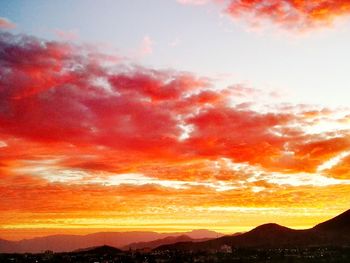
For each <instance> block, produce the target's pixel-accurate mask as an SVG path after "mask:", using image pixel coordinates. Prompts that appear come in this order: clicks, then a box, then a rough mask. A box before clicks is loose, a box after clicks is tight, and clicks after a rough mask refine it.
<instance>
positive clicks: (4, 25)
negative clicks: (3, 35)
mask: <svg viewBox="0 0 350 263" xmlns="http://www.w3.org/2000/svg"><path fill="white" fill-rule="evenodd" d="M15 27H16V24H15V23H13V22H11V21H10V20H8V19H7V18H5V17H0V29H14V28H15Z"/></svg>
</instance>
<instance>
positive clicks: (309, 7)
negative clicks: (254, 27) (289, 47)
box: [226, 0, 350, 29]
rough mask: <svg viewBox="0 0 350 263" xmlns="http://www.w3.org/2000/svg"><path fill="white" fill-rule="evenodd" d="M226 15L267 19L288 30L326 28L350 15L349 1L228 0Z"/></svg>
mask: <svg viewBox="0 0 350 263" xmlns="http://www.w3.org/2000/svg"><path fill="white" fill-rule="evenodd" d="M226 12H227V13H228V14H229V15H231V16H233V17H241V16H248V17H249V19H268V20H270V21H272V22H274V23H277V24H279V25H281V26H282V27H287V28H296V29H307V28H310V27H314V26H318V25H326V24H329V23H330V22H332V21H333V20H334V19H335V18H336V17H339V16H346V15H349V14H350V1H349V0H339V1H334V0H230V1H229V5H228V7H227V9H226Z"/></svg>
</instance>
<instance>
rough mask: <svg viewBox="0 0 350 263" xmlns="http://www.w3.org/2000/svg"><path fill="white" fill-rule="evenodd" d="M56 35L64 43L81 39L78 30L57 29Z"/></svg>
mask: <svg viewBox="0 0 350 263" xmlns="http://www.w3.org/2000/svg"><path fill="white" fill-rule="evenodd" d="M54 33H55V34H56V36H58V37H59V38H60V40H63V41H73V40H77V39H78V38H79V34H78V33H77V31H76V30H61V29H55V30H54Z"/></svg>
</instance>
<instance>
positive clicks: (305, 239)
mask: <svg viewBox="0 0 350 263" xmlns="http://www.w3.org/2000/svg"><path fill="white" fill-rule="evenodd" d="M223 245H228V246H232V247H236V248H240V247H260V248H283V247H311V246H350V210H348V211H346V212H344V213H343V214H341V215H339V216H337V217H335V218H333V219H331V220H328V221H326V222H323V223H321V224H318V225H316V226H315V227H313V228H311V229H306V230H294V229H290V228H287V227H284V226H280V225H278V224H265V225H261V226H258V227H256V228H254V229H253V230H251V231H249V232H247V233H244V234H241V235H236V236H223V237H220V238H217V239H212V240H209V241H204V242H197V243H195V242H179V243H176V244H170V245H163V246H160V247H158V248H156V250H219V249H220V248H221V247H222V246H223Z"/></svg>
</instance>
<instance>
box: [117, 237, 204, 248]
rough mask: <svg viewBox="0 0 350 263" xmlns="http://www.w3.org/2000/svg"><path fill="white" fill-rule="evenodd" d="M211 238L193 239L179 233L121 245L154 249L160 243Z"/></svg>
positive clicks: (166, 243) (197, 240)
mask: <svg viewBox="0 0 350 263" xmlns="http://www.w3.org/2000/svg"><path fill="white" fill-rule="evenodd" d="M209 239H211V238H201V239H193V238H191V237H189V236H187V235H181V236H168V237H165V238H161V239H157V240H154V241H150V242H137V243H131V244H129V245H127V246H125V247H123V250H129V249H131V250H137V249H143V248H150V249H154V248H156V247H159V246H162V245H169V244H175V243H179V242H189V241H191V242H201V241H206V240H209Z"/></svg>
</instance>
